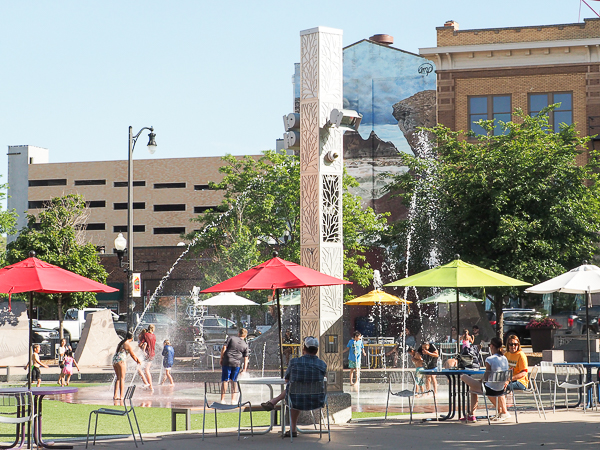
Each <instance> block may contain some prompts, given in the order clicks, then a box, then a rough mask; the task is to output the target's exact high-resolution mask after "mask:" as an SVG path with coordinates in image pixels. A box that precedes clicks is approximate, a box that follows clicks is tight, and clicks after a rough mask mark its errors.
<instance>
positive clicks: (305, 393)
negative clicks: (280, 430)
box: [281, 380, 331, 442]
mask: <svg viewBox="0 0 600 450" xmlns="http://www.w3.org/2000/svg"><path fill="white" fill-rule="evenodd" d="M283 408H284V409H283V413H282V419H281V420H284V418H285V415H286V411H287V416H288V420H289V424H290V442H293V440H294V436H293V433H292V430H291V423H292V409H296V410H299V411H310V413H311V415H312V418H313V425H314V427H315V430H314V431H309V430H300V429H299V428H298V427H296V429H297V431H299V432H300V433H316V432H317V430H316V428H317V424H316V421H315V416H314V413H313V412H314V411H315V410H317V409H318V410H319V430H318V433H319V439H320V438H321V437H322V436H323V422H325V417H324V416H323V408H325V412H326V415H327V435H328V437H329V440H330V441H331V429H330V427H329V403H328V401H327V380H323V381H314V382H301V381H290V382H289V383H288V385H287V389H286V395H285V399H284V403H283ZM283 437H284V436H282V438H283Z"/></svg>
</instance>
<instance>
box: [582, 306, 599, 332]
mask: <svg viewBox="0 0 600 450" xmlns="http://www.w3.org/2000/svg"><path fill="white" fill-rule="evenodd" d="M588 317H589V322H588V323H587V325H586V323H585V306H582V307H581V308H579V309H578V310H577V317H576V323H577V329H576V332H577V333H579V334H585V333H586V331H587V328H588V327H589V328H590V332H593V333H598V332H600V306H591V307H589V308H588Z"/></svg>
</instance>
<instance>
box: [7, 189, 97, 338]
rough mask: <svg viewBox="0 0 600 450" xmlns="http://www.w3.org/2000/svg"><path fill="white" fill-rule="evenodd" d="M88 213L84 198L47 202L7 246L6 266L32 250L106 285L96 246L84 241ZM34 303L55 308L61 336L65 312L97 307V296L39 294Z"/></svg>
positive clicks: (42, 256) (27, 254)
mask: <svg viewBox="0 0 600 450" xmlns="http://www.w3.org/2000/svg"><path fill="white" fill-rule="evenodd" d="M87 217H88V214H87V209H86V205H85V199H84V198H83V197H82V196H81V195H76V194H69V195H66V196H64V197H56V198H53V199H52V200H50V201H49V202H48V203H47V204H46V205H45V208H44V209H43V210H42V211H41V212H40V213H39V217H38V219H39V221H38V222H37V223H36V217H35V216H33V215H28V217H27V220H28V224H27V227H25V228H23V229H22V230H21V231H20V234H19V236H18V237H17V239H15V240H14V241H13V242H11V243H10V244H8V248H7V252H6V259H7V262H8V263H9V264H14V263H16V262H19V261H22V260H23V259H25V258H27V257H28V256H29V252H30V251H31V250H33V251H35V252H36V256H37V257H38V258H39V259H41V260H43V261H46V262H48V263H50V264H54V265H56V266H59V267H61V268H63V269H66V270H70V271H71V272H75V273H77V274H79V275H82V276H84V277H87V278H91V279H92V280H95V281H98V282H100V283H105V282H106V278H107V276H108V273H107V272H106V270H105V269H104V267H103V266H102V264H101V263H100V258H99V257H98V253H97V250H96V247H95V246H94V245H93V244H91V243H85V242H84V233H83V230H84V227H85V222H86V220H87ZM36 303H38V304H42V305H44V304H45V305H52V306H56V307H57V309H58V320H59V323H60V326H59V329H60V337H61V338H62V337H63V317H64V311H65V310H66V309H69V308H78V309H81V308H85V307H87V306H91V305H95V304H96V294H94V293H92V292H77V293H70V294H53V295H47V294H38V295H37V296H36Z"/></svg>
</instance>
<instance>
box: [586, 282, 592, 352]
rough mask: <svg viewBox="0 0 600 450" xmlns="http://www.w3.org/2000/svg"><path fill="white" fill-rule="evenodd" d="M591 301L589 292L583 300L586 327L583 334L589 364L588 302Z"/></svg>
mask: <svg viewBox="0 0 600 450" xmlns="http://www.w3.org/2000/svg"><path fill="white" fill-rule="evenodd" d="M591 301H592V294H591V293H590V291H587V292H586V298H585V323H586V327H585V333H586V339H585V340H586V343H587V362H588V364H589V362H590V311H589V307H590V302H591Z"/></svg>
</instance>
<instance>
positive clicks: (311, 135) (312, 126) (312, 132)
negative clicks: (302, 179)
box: [300, 102, 319, 172]
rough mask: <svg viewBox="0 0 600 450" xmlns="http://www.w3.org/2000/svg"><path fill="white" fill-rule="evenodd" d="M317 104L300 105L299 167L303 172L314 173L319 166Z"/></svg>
mask: <svg viewBox="0 0 600 450" xmlns="http://www.w3.org/2000/svg"><path fill="white" fill-rule="evenodd" d="M317 107H318V105H317V103H316V102H309V103H302V104H301V105H300V142H301V143H302V144H301V146H302V151H301V152H300V167H301V170H302V171H303V172H316V171H317V170H318V164H319V127H318V125H317V121H318V118H317V114H318V111H317Z"/></svg>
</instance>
